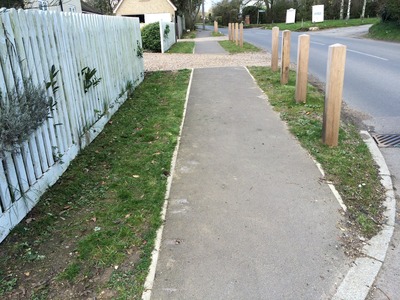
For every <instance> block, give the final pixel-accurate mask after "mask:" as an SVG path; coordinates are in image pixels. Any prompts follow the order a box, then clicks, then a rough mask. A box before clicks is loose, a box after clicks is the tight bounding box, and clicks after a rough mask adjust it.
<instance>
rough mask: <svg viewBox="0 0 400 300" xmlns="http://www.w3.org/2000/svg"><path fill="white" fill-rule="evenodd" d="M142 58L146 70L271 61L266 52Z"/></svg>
mask: <svg viewBox="0 0 400 300" xmlns="http://www.w3.org/2000/svg"><path fill="white" fill-rule="evenodd" d="M143 58H144V69H145V71H146V72H149V71H160V70H180V69H191V68H195V69H197V68H213V67H236V66H267V65H270V61H271V56H270V54H269V53H267V52H257V53H240V54H168V53H144V54H143Z"/></svg>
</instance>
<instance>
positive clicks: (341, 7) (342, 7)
mask: <svg viewBox="0 0 400 300" xmlns="http://www.w3.org/2000/svg"><path fill="white" fill-rule="evenodd" d="M343 10H344V0H342V1H341V2H340V15H339V19H340V20H343Z"/></svg>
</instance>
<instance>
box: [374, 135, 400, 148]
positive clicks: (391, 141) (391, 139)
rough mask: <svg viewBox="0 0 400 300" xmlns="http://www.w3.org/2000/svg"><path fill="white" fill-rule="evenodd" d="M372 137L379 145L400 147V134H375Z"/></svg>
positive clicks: (382, 146)
mask: <svg viewBox="0 0 400 300" xmlns="http://www.w3.org/2000/svg"><path fill="white" fill-rule="evenodd" d="M372 137H373V138H374V140H375V142H376V144H377V145H378V147H381V148H389V147H400V134H373V135H372Z"/></svg>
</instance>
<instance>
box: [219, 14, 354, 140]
mask: <svg viewBox="0 0 400 300" xmlns="http://www.w3.org/2000/svg"><path fill="white" fill-rule="evenodd" d="M214 32H216V33H217V32H218V22H217V21H214ZM290 33H291V32H290V30H284V31H283V32H282V47H281V84H287V83H288V82H289V70H290ZM228 37H229V40H230V41H234V42H235V43H236V45H240V47H243V24H242V23H241V24H238V23H229V24H228ZM278 43H279V27H273V28H272V51H271V52H272V53H271V69H272V71H273V72H276V71H278V69H279V67H278V63H279V56H278V48H279V47H278V46H279V44H278ZM309 53H310V36H309V35H308V34H302V35H300V36H299V38H298V49H297V70H296V92H295V100H296V102H298V103H305V102H306V98H307V85H308V61H309ZM345 62H346V46H345V45H341V44H334V45H331V46H329V52H328V65H327V72H326V86H325V108H324V116H323V128H322V141H323V142H324V143H325V144H327V145H328V146H337V145H338V140H339V126H340V111H341V107H342V94H343V81H344V69H345Z"/></svg>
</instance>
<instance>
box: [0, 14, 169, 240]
mask: <svg viewBox="0 0 400 300" xmlns="http://www.w3.org/2000/svg"><path fill="white" fill-rule="evenodd" d="M0 22H1V24H0V52H1V57H0V92H1V97H0V113H2V114H6V113H5V112H7V111H8V110H7V109H6V108H7V105H8V104H9V103H10V99H14V100H15V101H14V100H13V101H14V102H13V103H16V106H15V107H17V109H19V110H18V111H19V112H20V107H18V104H19V103H21V101H22V100H21V99H25V98H24V97H26V95H29V86H28V85H29V84H31V86H33V87H35V88H36V89H37V90H38V91H41V92H43V95H45V97H46V98H45V99H47V101H51V100H52V104H53V106H52V107H51V108H50V109H49V111H48V114H49V116H48V117H47V118H46V119H45V120H44V121H43V123H42V124H41V125H40V126H39V127H38V128H36V129H33V132H32V133H31V134H30V135H28V137H27V138H26V139H25V140H24V141H22V142H21V144H20V145H17V147H16V148H15V147H14V148H13V147H11V146H12V145H14V144H13V143H9V144H7V143H6V144H5V143H3V141H2V142H1V143H0V145H1V148H0V242H1V241H2V240H3V239H4V238H5V237H6V236H7V234H8V233H9V232H10V230H11V229H12V228H13V227H14V226H15V225H16V224H18V222H20V221H21V220H22V219H23V218H24V217H25V216H26V214H27V213H28V212H29V211H30V210H31V209H32V208H33V207H34V205H35V204H36V203H37V201H38V200H39V197H40V196H41V195H42V194H43V193H44V192H45V190H46V189H47V188H48V187H49V186H51V185H52V184H54V183H55V182H56V181H57V179H58V178H59V176H61V174H62V173H63V172H64V171H65V170H66V169H67V167H68V165H69V163H70V162H71V160H72V159H73V158H74V157H75V156H76V155H77V154H78V152H79V150H80V149H82V148H83V147H85V146H86V145H87V144H88V143H90V142H91V141H92V140H93V139H94V138H95V137H96V136H97V135H98V134H99V133H100V132H101V130H102V129H103V127H104V126H105V124H107V122H108V121H109V119H110V117H111V116H112V114H113V113H115V111H117V110H118V108H119V106H120V105H121V104H122V103H123V102H124V101H125V99H126V93H125V89H126V87H127V85H128V83H132V85H133V86H137V85H138V84H140V83H141V82H142V80H143V78H144V66H143V58H142V57H141V55H140V52H141V46H142V41H141V34H140V26H139V20H138V19H137V18H123V17H111V16H98V15H83V14H76V13H59V12H43V11H39V10H29V11H25V10H18V11H16V10H14V9H10V10H7V11H5V12H3V13H1V14H0ZM169 26H170V27H171V25H169ZM171 29H172V30H171V31H173V33H174V34H175V31H174V30H173V26H172V27H171ZM93 70H95V71H93ZM91 71H92V73H90V72H91ZM85 76H86V77H85ZM96 79H99V80H98V81H97V82H96ZM28 83H29V84H28ZM13 97H14V98H13ZM1 120H2V119H1V118H0V121H1ZM0 125H2V124H0ZM0 130H3V129H1V127H0ZM25 135H26V134H25ZM7 145H8V146H7ZM14 146H15V145H14ZM11 148H13V150H10V149H11Z"/></svg>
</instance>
